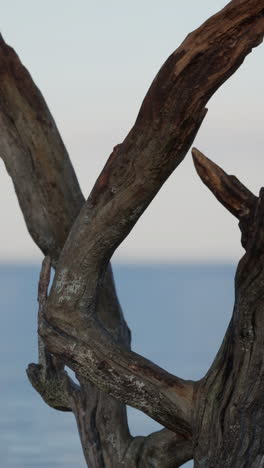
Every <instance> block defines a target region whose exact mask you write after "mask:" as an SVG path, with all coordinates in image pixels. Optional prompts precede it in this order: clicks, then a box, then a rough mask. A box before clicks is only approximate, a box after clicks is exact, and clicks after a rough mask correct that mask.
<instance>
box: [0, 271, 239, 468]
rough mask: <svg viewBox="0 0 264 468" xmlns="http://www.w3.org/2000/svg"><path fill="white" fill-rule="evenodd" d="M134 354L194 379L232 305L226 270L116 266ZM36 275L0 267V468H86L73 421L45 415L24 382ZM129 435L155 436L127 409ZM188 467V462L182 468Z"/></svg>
mask: <svg viewBox="0 0 264 468" xmlns="http://www.w3.org/2000/svg"><path fill="white" fill-rule="evenodd" d="M114 271H115V277H116V283H117V289H118V293H119V298H120V301H121V304H122V306H123V310H124V313H125V316H126V319H127V322H128V324H129V326H130V328H131V330H132V332H133V334H132V337H133V338H132V340H133V341H132V344H133V349H134V350H135V351H137V352H138V353H140V354H142V355H144V356H146V357H147V358H149V359H150V360H152V361H154V362H155V363H156V364H158V365H159V366H161V367H164V368H165V369H166V370H168V371H169V372H171V373H173V374H176V375H178V376H180V377H183V378H187V379H199V378H201V377H202V376H203V375H204V374H205V372H206V371H207V369H208V367H209V366H210V364H211V362H212V360H213V358H214V356H215V354H216V352H217V350H218V348H219V346H220V344H221V341H222V339H223V336H224V333H225V330H226V327H227V325H228V322H229V320H230V317H231V313H232V308H233V301H234V285H233V284H234V273H235V267H234V266H233V265H217V264H214V265H189V264H184V265H133V266H131V265H116V266H115V267H114ZM38 273H39V268H37V267H36V266H29V265H23V266H22V265H20V266H18V265H0V365H1V372H0V415H1V419H0V467H1V468H31V467H32V468H85V466H86V465H85V463H84V459H83V455H82V450H81V446H80V442H79V438H78V433H77V430H76V425H75V420H74V417H73V416H72V414H70V413H62V412H58V411H55V410H53V409H51V408H49V407H48V406H47V405H46V404H44V403H43V401H42V400H41V398H40V397H39V395H38V394H37V393H36V392H35V390H34V389H33V388H32V387H31V385H30V383H29V382H28V380H27V377H26V373H25V369H26V367H27V365H28V363H29V362H36V359H37V333H36V330H37V322H36V316H37V299H36V297H37V282H38ZM128 414H129V422H130V428H131V432H132V434H133V435H140V434H141V435H145V434H149V433H150V432H152V431H154V430H158V429H159V428H160V426H159V424H158V423H156V422H155V421H153V420H151V419H150V418H148V417H147V416H145V415H144V414H143V413H141V412H139V411H136V410H134V409H132V408H129V409H128ZM185 466H186V468H187V466H188V467H191V466H193V464H192V462H189V463H188V464H186V465H185Z"/></svg>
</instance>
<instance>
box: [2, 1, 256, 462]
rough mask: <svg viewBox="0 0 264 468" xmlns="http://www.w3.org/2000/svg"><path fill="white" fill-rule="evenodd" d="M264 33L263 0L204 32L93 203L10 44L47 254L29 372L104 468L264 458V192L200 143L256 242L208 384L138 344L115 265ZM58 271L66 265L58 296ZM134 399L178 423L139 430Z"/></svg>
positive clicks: (241, 5)
mask: <svg viewBox="0 0 264 468" xmlns="http://www.w3.org/2000/svg"><path fill="white" fill-rule="evenodd" d="M263 34H264V1H263V0H233V1H231V2H230V3H229V4H228V5H227V6H226V7H225V8H224V9H223V10H221V11H220V12H219V13H218V14H216V15H214V16H213V17H212V18H210V19H209V20H208V21H206V22H205V23H204V24H203V25H202V26H201V27H200V28H198V29H197V30H195V31H194V32H193V33H191V34H190V35H189V36H188V37H187V38H186V39H185V40H184V42H183V43H182V45H181V46H180V47H179V48H178V49H177V50H176V51H175V52H174V53H173V54H172V55H171V56H170V57H169V58H168V60H167V61H166V62H165V64H164V65H163V67H162V68H161V70H160V71H159V73H158V75H157V76H156V78H155V79H154V81H153V83H152V85H151V87H150V89H149V91H148V93H147V95H146V97H145V99H144V101H143V104H142V106H141V109H140V111H139V114H138V117H137V120H136V122H135V125H134V126H133V128H132V129H131V131H130V132H129V134H128V135H127V137H126V138H125V140H124V141H123V143H122V144H120V145H118V146H116V147H115V148H114V150H113V152H112V154H111V156H110V157H109V159H108V161H107V163H106V165H105V167H104V169H103V170H102V172H101V174H100V176H99V177H98V179H97V181H96V183H95V185H94V187H93V190H92V192H91V194H90V196H89V198H88V200H87V201H85V200H84V198H83V196H82V194H81V191H80V188H79V185H78V182H77V179H76V176H75V174H74V170H73V168H72V165H71V162H70V160H69V156H68V154H67V152H66V149H65V147H64V145H63V143H62V140H61V138H60V135H59V133H58V130H57V128H56V125H55V123H54V121H53V119H52V116H51V115H50V113H49V110H48V108H47V105H46V103H45V101H44V99H43V97H42V96H41V94H40V92H39V90H38V89H37V88H36V86H35V85H34V83H33V82H32V79H31V77H30V75H29V74H28V72H27V71H26V69H25V68H24V67H23V66H22V65H21V63H20V61H19V59H18V57H17V55H16V54H15V52H14V51H13V50H12V49H11V48H10V47H9V46H7V45H6V44H5V42H4V40H3V39H2V38H1V42H0V154H1V157H2V158H3V160H4V163H5V165H6V169H7V171H8V172H9V174H10V176H11V177H12V180H13V183H14V187H15V190H16V193H17V197H18V200H19V203H20V207H21V210H22V212H23V215H24V218H25V221H26V224H27V227H28V230H29V233H30V234H31V236H32V238H33V240H34V241H35V242H36V243H37V245H38V246H39V247H40V249H41V250H42V251H43V253H44V255H45V256H46V259H45V261H44V263H43V267H42V273H41V277H40V281H39V294H38V300H39V315H38V317H39V363H38V364H30V365H29V367H28V370H27V372H28V377H29V379H30V381H31V383H32V385H33V386H34V387H35V388H36V390H37V391H38V392H39V393H40V395H41V396H42V398H43V399H44V400H45V401H46V403H47V404H49V405H50V406H52V407H53V408H55V409H57V410H62V411H72V412H73V413H74V415H75V417H76V421H77V425H78V429H79V433H80V438H81V442H82V446H83V451H84V455H85V459H86V461H87V464H88V465H89V467H90V468H93V467H107V468H110V467H112V468H118V467H128V468H129V467H131V468H132V467H156V468H158V467H159V468H170V467H171V468H172V467H176V466H181V465H182V464H183V463H184V462H186V461H187V460H190V459H192V458H193V459H194V462H195V466H196V467H232V468H241V467H249V466H252V467H260V466H262V464H261V463H263V460H264V445H263V439H264V417H263V416H264V415H263V411H264V410H263V408H264V405H263V403H264V402H263V398H264V397H263V395H264V383H263V382H264V364H263V349H264V342H263V337H262V336H263V333H262V328H263V325H264V324H263V323H262V322H263V300H262V295H263V291H262V285H263V281H264V277H263V236H264V232H263V210H264V202H263V191H261V192H260V195H259V197H256V196H255V195H253V194H252V193H251V192H250V191H249V190H248V189H247V188H246V187H245V186H243V185H242V184H241V183H240V182H239V181H238V180H237V179H236V178H235V177H233V176H228V175H227V174H226V173H225V172H224V171H223V170H222V169H220V168H219V167H218V166H216V165H215V164H214V163H212V162H211V161H210V160H209V159H207V158H206V157H205V156H204V155H203V154H202V153H200V152H199V151H198V150H195V149H194V150H193V157H194V163H195V166H196V169H197V172H198V174H199V175H200V177H201V179H202V180H203V182H204V183H205V184H206V185H208V187H209V188H210V190H211V191H212V192H213V193H214V195H215V196H216V198H217V199H218V200H219V201H220V202H221V203H222V204H223V205H224V206H225V207H226V208H227V209H228V210H229V211H230V212H231V213H232V214H233V215H235V216H236V217H237V218H238V219H239V226H240V229H241V232H242V244H243V246H244V248H245V250H246V254H245V256H244V257H243V258H242V260H241V261H240V263H239V266H238V270H237V274H236V285H235V287H236V300H235V307H234V313H233V317H232V320H231V323H230V326H229V328H228V330H227V333H226V336H225V339H224V341H223V345H222V347H221V349H220V350H219V353H218V355H217V357H216V359H215V362H214V363H213V365H212V367H211V368H210V369H209V371H208V373H207V374H206V376H205V377H204V378H203V379H202V380H201V381H199V382H193V381H186V380H183V379H181V378H179V377H176V376H173V375H171V374H169V373H168V372H166V371H165V370H163V369H161V368H159V367H158V366H156V365H155V364H153V363H152V362H150V361H148V360H147V359H145V358H143V357H142V356H139V355H137V354H136V353H134V352H133V351H132V350H131V349H130V331H129V329H128V327H127V325H126V323H125V320H124V317H123V314H122V311H121V308H120V305H119V302H118V298H117V295H116V291H115V286H114V280H113V275H112V272H111V266H110V263H109V262H110V259H111V256H112V254H113V252H114V251H115V249H116V248H117V246H118V245H119V244H120V243H121V242H122V241H123V240H124V238H125V237H126V236H127V235H128V234H129V232H130V230H131V229H132V228H133V226H134V225H135V223H136V222H137V220H138V218H139V217H140V216H141V214H142V213H143V212H144V210H145V209H146V208H147V206H148V205H149V203H150V202H151V201H152V199H153V198H154V197H155V195H156V194H157V192H158V191H159V189H160V188H161V186H162V185H163V183H164V182H165V181H166V179H167V178H168V177H169V175H170V174H171V173H172V171H173V170H174V169H175V168H176V167H177V166H178V165H179V164H180V162H181V161H182V160H183V158H184V157H185V155H186V153H187V151H188V149H189V148H190V146H191V144H192V142H193V140H194V138H195V135H196V133H197V131H198V130H199V127H200V125H201V123H202V121H203V119H204V117H205V115H206V107H205V106H206V103H207V101H208V100H209V98H210V97H211V96H212V95H213V93H214V92H215V91H216V90H217V89H218V88H219V87H220V86H221V84H223V83H224V81H226V80H227V79H228V78H229V77H230V76H231V75H232V74H233V73H234V72H235V71H236V70H237V68H238V67H239V66H240V65H241V63H242V62H243V60H244V58H245V57H246V55H247V54H248V53H249V52H251V50H252V48H254V47H256V46H257V45H259V44H260V43H261V41H262V39H263ZM51 265H52V266H53V267H54V268H55V269H56V273H55V277H54V280H53V284H52V287H51V291H50V294H49V296H48V297H47V288H48V284H49V271H50V268H51ZM66 364H67V365H68V366H69V367H70V368H71V369H72V370H74V372H75V374H76V376H77V379H78V381H79V385H76V384H75V383H74V382H73V381H72V380H71V379H70V378H69V376H68V375H67V373H66V372H65V370H64V366H65V365H66ZM125 404H129V405H131V406H134V407H136V408H138V409H140V410H142V411H144V412H145V413H146V414H148V415H149V416H150V417H152V418H153V419H155V420H156V421H158V422H160V423H161V424H162V425H163V426H164V429H163V430H161V431H158V432H156V433H153V434H151V435H150V436H148V437H135V438H134V437H132V436H131V435H130V433H129V429H128V425H127V418H126V410H125V406H124V405H125Z"/></svg>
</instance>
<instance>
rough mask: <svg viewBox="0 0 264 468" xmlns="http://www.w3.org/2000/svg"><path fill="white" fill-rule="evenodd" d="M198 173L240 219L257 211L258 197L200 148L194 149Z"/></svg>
mask: <svg viewBox="0 0 264 468" xmlns="http://www.w3.org/2000/svg"><path fill="white" fill-rule="evenodd" d="M192 155H193V161H194V165H195V169H196V171H197V173H198V175H199V176H200V177H201V179H202V181H203V182H204V184H205V185H206V186H207V187H208V188H209V189H210V190H211V192H213V194H214V195H215V197H216V198H217V200H218V201H220V203H222V205H224V206H225V207H226V208H227V209H228V211H230V213H232V214H233V215H234V216H236V218H238V219H239V220H242V219H244V218H245V217H248V216H249V215H250V214H252V212H254V211H255V207H256V204H257V201H258V198H257V197H256V196H255V195H254V194H253V193H252V192H250V190H248V188H247V187H245V185H243V184H241V182H240V181H239V180H238V179H237V178H236V177H235V176H233V175H228V174H226V172H224V171H223V169H221V168H220V167H219V166H217V164H215V163H214V162H213V161H211V160H210V159H208V158H207V157H206V156H205V155H204V154H203V153H201V152H200V151H199V150H198V149H196V148H193V149H192Z"/></svg>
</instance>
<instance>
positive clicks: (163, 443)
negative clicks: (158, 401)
mask: <svg viewBox="0 0 264 468" xmlns="http://www.w3.org/2000/svg"><path fill="white" fill-rule="evenodd" d="M192 458H193V448H192V441H191V440H186V439H184V438H183V437H181V436H179V435H178V434H175V433H174V432H171V431H168V430H167V429H162V430H161V431H158V432H154V433H153V434H150V435H149V436H147V437H135V439H133V440H132V441H131V444H130V446H129V447H128V449H127V451H126V454H125V458H124V464H125V466H126V467H128V468H132V467H134V466H138V467H139V468H145V467H149V466H153V467H155V468H177V467H179V466H181V465H183V464H184V463H186V462H187V461H188V460H191V459H192ZM136 460H139V464H138V465H136V463H137V462H136Z"/></svg>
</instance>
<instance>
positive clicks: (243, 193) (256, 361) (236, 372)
mask: <svg viewBox="0 0 264 468" xmlns="http://www.w3.org/2000/svg"><path fill="white" fill-rule="evenodd" d="M193 158H194V163H195V167H196V169H197V172H198V174H199V176H200V177H201V179H202V181H203V182H204V183H205V184H206V185H207V186H208V187H209V189H210V190H211V191H212V192H213V193H214V195H215V196H216V198H217V199H218V200H219V201H220V202H221V203H222V204H223V205H224V206H225V207H226V208H227V209H228V210H229V211H230V212H231V213H232V214H234V215H235V216H236V217H237V218H238V219H239V221H240V223H239V226H240V229H241V231H242V244H243V246H244V247H245V250H246V253H245V255H244V257H243V258H242V259H241V261H240V263H239V265H238V269H237V272H236V279H235V306H234V311H233V316H232V319H231V322H230V325H229V327H228V330H227V332H226V336H225V338H224V341H223V344H222V346H221V348H220V350H219V352H218V355H217V357H216V359H215V361H214V363H213V364H212V366H211V368H210V369H209V371H208V372H207V374H206V376H205V377H204V379H202V380H201V382H200V383H199V385H197V387H196V390H197V392H198V393H197V394H196V398H197V399H198V400H199V402H200V403H199V405H198V406H197V408H196V411H195V426H196V430H195V433H194V447H195V450H194V457H195V460H196V465H195V466H197V467H198V466H203V460H206V463H205V466H208V467H209V466H214V467H216V468H218V467H219V468H220V467H223V466H230V467H234V468H240V467H242V468H247V467H248V466H254V467H256V468H257V467H261V465H262V464H263V442H264V436H263V433H264V428H263V420H264V411H263V408H264V398H263V394H264V393H263V392H264V384H263V382H264V369H263V345H264V340H263V326H264V320H263V310H264V309H263V304H264V303H263V298H264V292H263V283H264V269H263V264H264V224H263V219H264V190H263V189H261V191H260V196H259V197H256V196H255V195H253V194H252V193H251V192H250V190H248V189H247V188H246V187H245V186H244V185H243V184H241V182H239V180H238V179H237V178H236V177H234V176H229V175H227V174H226V173H225V172H224V171H223V170H222V169H221V168H220V167H219V166H217V165H216V164H215V163H213V162H212V161H210V160H209V159H208V158H206V157H205V156H204V155H203V154H202V153H201V152H200V151H198V150H196V149H193ZM206 431H207V432H206ZM206 433H207V434H210V433H211V434H212V436H211V437H208V436H207V437H205V436H203V435H202V434H204V435H205V434H206Z"/></svg>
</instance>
